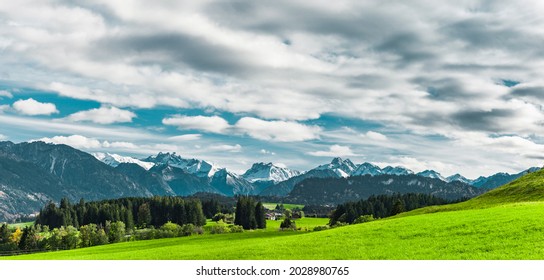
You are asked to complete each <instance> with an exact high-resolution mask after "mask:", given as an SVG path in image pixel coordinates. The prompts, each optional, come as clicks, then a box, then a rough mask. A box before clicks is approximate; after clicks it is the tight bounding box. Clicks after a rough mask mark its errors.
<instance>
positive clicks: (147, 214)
mask: <svg viewBox="0 0 544 280" xmlns="http://www.w3.org/2000/svg"><path fill="white" fill-rule="evenodd" d="M150 223H151V210H150V209H149V204H147V203H144V204H142V205H140V207H139V208H138V225H139V226H140V227H142V228H145V227H147V226H149V225H150Z"/></svg>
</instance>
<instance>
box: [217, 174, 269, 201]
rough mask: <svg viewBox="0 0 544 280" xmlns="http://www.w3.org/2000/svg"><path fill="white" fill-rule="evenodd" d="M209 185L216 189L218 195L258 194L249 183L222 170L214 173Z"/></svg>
mask: <svg viewBox="0 0 544 280" xmlns="http://www.w3.org/2000/svg"><path fill="white" fill-rule="evenodd" d="M210 185H211V186H212V187H214V188H215V189H217V190H218V191H219V193H222V194H224V195H226V196H233V195H237V194H243V195H250V194H251V195H256V194H258V193H259V192H260V190H256V188H255V186H254V185H252V184H251V183H250V182H248V181H246V180H245V179H244V178H242V177H240V176H238V175H236V174H234V173H231V172H228V171H227V170H226V169H224V168H223V169H219V170H218V171H217V172H215V174H214V175H213V177H212V178H211V181H210Z"/></svg>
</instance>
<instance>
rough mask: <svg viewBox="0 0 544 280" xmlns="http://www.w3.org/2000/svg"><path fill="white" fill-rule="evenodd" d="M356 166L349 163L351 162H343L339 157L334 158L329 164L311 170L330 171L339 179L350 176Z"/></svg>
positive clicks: (347, 160)
mask: <svg viewBox="0 0 544 280" xmlns="http://www.w3.org/2000/svg"><path fill="white" fill-rule="evenodd" d="M356 168H357V166H356V165H355V164H353V162H351V160H349V159H346V160H343V159H341V158H339V157H337V158H334V159H333V160H332V161H331V163H328V164H324V165H320V166H318V167H316V168H314V169H313V170H332V171H334V173H336V174H337V175H338V176H339V177H344V178H345V177H349V176H350V174H351V173H352V172H353V170H355V169H356Z"/></svg>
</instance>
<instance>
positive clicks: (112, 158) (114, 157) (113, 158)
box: [91, 153, 155, 170]
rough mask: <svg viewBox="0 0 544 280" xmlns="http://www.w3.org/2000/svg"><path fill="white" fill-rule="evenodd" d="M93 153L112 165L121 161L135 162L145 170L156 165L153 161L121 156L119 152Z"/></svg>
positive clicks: (114, 165) (97, 157)
mask: <svg viewBox="0 0 544 280" xmlns="http://www.w3.org/2000/svg"><path fill="white" fill-rule="evenodd" d="M91 155H93V156H94V157H95V158H96V159H98V160H99V161H101V162H103V163H105V164H107V165H109V166H112V167H117V166H118V165H119V164H121V163H134V164H137V165H139V166H141V167H142V168H143V169H145V170H149V169H151V167H153V165H155V164H154V163H152V162H145V161H141V160H139V159H135V158H132V157H124V156H120V155H118V154H110V153H92V154H91Z"/></svg>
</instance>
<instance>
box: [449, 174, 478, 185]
mask: <svg viewBox="0 0 544 280" xmlns="http://www.w3.org/2000/svg"><path fill="white" fill-rule="evenodd" d="M453 181H459V182H463V183H466V184H469V185H472V183H473V182H474V180H470V179H467V178H466V177H465V176H463V175H461V174H459V173H457V174H454V175H451V176H449V177H448V178H446V182H453Z"/></svg>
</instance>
